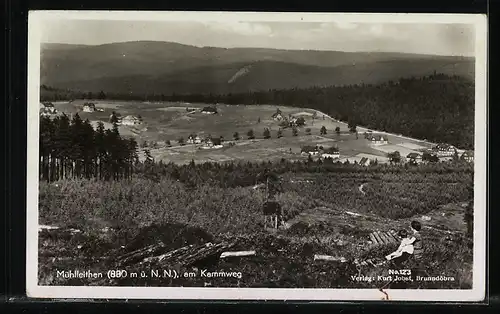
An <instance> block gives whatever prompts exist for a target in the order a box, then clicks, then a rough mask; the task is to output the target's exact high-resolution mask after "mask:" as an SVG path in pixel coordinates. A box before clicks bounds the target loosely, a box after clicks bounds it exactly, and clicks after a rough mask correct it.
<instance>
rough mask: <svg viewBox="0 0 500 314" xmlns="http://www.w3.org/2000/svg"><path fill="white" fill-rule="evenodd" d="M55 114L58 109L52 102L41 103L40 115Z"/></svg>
mask: <svg viewBox="0 0 500 314" xmlns="http://www.w3.org/2000/svg"><path fill="white" fill-rule="evenodd" d="M53 114H57V109H56V108H55V107H54V105H53V104H52V103H51V102H44V103H40V115H42V116H50V115H53Z"/></svg>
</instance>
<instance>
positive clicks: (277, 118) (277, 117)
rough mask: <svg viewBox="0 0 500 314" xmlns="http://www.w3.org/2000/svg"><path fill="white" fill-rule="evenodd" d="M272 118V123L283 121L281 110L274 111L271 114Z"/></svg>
mask: <svg viewBox="0 0 500 314" xmlns="http://www.w3.org/2000/svg"><path fill="white" fill-rule="evenodd" d="M272 118H273V120H274V121H281V120H283V118H284V117H283V114H282V113H281V110H279V109H276V112H275V113H273V115H272Z"/></svg>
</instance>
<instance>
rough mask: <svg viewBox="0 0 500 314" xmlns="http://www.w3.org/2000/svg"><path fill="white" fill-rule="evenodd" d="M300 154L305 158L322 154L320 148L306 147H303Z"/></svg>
mask: <svg viewBox="0 0 500 314" xmlns="http://www.w3.org/2000/svg"><path fill="white" fill-rule="evenodd" d="M300 153H301V155H304V156H317V155H319V153H320V148H319V147H318V146H311V145H306V146H304V147H302V149H301V150H300Z"/></svg>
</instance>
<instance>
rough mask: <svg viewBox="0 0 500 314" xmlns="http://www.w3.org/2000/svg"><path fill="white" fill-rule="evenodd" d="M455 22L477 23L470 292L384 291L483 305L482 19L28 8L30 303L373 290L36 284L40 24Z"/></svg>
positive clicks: (285, 296) (291, 296) (326, 296)
mask: <svg viewBox="0 0 500 314" xmlns="http://www.w3.org/2000/svg"><path fill="white" fill-rule="evenodd" d="M48 19H50V20H53V19H72V20H136V21H137V20H140V21H148V20H150V21H153V20H156V21H159V20H161V21H216V20H219V21H220V20H221V19H224V20H225V21H247V22H248V21H268V22H270V21H275V22H333V21H336V22H352V23H377V22H378V23H433V24H437V23H461V24H474V25H475V26H476V54H475V57H476V64H475V65H476V66H475V75H476V77H475V78H476V85H475V88H476V89H475V100H476V107H475V166H474V167H475V169H474V171H475V174H474V180H475V181H474V250H473V251H474V257H473V287H472V289H471V290H434V289H429V290H386V292H388V293H389V297H390V300H394V301H448V302H465V301H482V300H483V299H484V298H485V291H486V256H487V255H486V236H487V234H486V227H487V224H486V214H487V199H486V192H487V189H488V186H487V172H486V171H487V170H486V162H487V159H486V156H487V155H486V148H487V142H486V141H487V139H486V136H487V18H486V15H480V14H475V15H472V14H403V13H398V14H395V13H389V14H387V13H384V14H378V13H377V14H375V13H272V12H179V11H178V12H173V11H170V12H146V11H30V12H29V17H28V108H27V109H28V123H27V191H26V192H27V195H26V196H27V199H26V206H27V221H26V223H27V225H26V226H27V234H26V235H27V242H26V254H27V256H26V257H27V259H26V289H27V296H28V297H33V298H63V299H75V298H77V299H81V298H83V299H164V300H165V299H169V300H289V301H291V300H317V301H363V300H366V301H373V300H381V299H383V297H384V295H383V294H382V293H381V292H380V291H379V290H378V289H298V288H297V289H295V288H294V289H281V288H272V289H271V288H181V287H179V288H177V287H90V286H78V287H69V286H39V285H38V275H37V274H38V193H39V191H38V188H39V186H38V184H39V183H38V180H39V178H38V167H39V164H38V159H39V158H38V156H39V143H38V140H39V134H38V133H39V109H38V108H39V103H40V43H41V41H40V39H41V32H42V29H43V22H44V21H45V20H48Z"/></svg>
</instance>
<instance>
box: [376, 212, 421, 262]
mask: <svg viewBox="0 0 500 314" xmlns="http://www.w3.org/2000/svg"><path fill="white" fill-rule="evenodd" d="M410 226H411V229H412V231H413V235H412V236H411V237H410V236H408V233H407V231H406V230H401V231H399V236H400V237H401V238H402V239H401V244H400V245H399V248H398V249H397V250H396V251H394V252H393V253H391V254H389V255H387V256H386V257H385V258H386V259H387V260H393V259H395V258H398V259H400V260H407V259H408V258H409V257H410V256H412V255H413V257H414V258H415V259H417V260H419V259H420V258H421V257H422V238H421V236H420V230H421V229H422V224H421V223H420V222H418V221H415V220H414V221H412V222H411V225H410Z"/></svg>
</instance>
